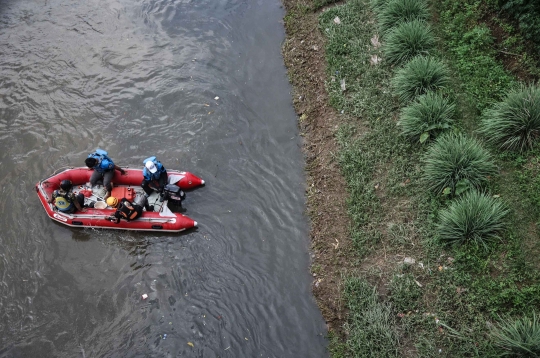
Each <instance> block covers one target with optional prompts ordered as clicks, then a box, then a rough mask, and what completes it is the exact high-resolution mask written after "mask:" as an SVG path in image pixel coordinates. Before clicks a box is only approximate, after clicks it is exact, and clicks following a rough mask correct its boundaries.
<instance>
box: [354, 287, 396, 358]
mask: <svg viewBox="0 0 540 358" xmlns="http://www.w3.org/2000/svg"><path fill="white" fill-rule="evenodd" d="M344 297H345V300H346V302H347V308H348V309H349V311H350V312H351V315H350V319H349V322H348V324H347V326H346V327H345V329H346V331H347V334H348V336H349V339H348V340H347V342H346V344H345V349H346V350H345V352H346V353H349V354H351V355H346V356H354V357H399V354H398V349H397V347H398V344H399V339H398V334H397V330H396V322H395V315H394V314H393V310H392V307H391V306H390V305H389V304H388V303H384V302H381V301H380V300H379V299H378V297H377V292H376V290H375V289H374V288H373V287H372V286H371V285H370V284H369V283H368V282H366V281H365V280H363V279H360V278H349V279H347V280H346V281H345V289H344Z"/></svg>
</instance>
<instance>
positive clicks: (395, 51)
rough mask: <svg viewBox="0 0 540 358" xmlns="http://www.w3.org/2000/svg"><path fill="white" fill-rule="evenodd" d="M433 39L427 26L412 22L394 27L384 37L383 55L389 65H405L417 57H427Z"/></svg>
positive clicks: (420, 22)
mask: <svg viewBox="0 0 540 358" xmlns="http://www.w3.org/2000/svg"><path fill="white" fill-rule="evenodd" d="M434 46H435V38H434V37H433V33H432V31H431V28H430V27H429V25H428V24H426V23H425V22H424V21H420V20H413V21H410V22H404V23H401V24H399V25H398V26H396V27H395V28H394V29H393V30H392V31H390V32H389V33H388V35H387V36H386V42H385V44H384V48H383V50H384V53H385V55H386V59H387V61H388V62H389V63H391V64H400V63H405V62H407V61H409V60H410V59H412V58H413V57H415V56H418V55H428V54H429V52H430V51H431V50H432V49H433V47H434Z"/></svg>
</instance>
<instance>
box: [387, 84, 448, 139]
mask: <svg viewBox="0 0 540 358" xmlns="http://www.w3.org/2000/svg"><path fill="white" fill-rule="evenodd" d="M454 112H455V105H454V104H453V103H451V102H450V100H449V99H447V98H445V97H443V96H442V95H441V94H440V93H434V92H428V93H427V94H426V95H423V96H420V97H419V98H418V100H417V101H416V102H413V103H412V104H410V105H409V106H407V107H405V108H403V110H402V111H401V116H400V119H399V122H398V125H399V126H400V128H401V131H402V133H403V135H404V136H405V137H407V138H408V139H409V140H412V141H418V142H420V143H424V142H426V141H427V140H429V139H434V138H436V137H437V136H438V135H439V134H440V133H442V132H443V131H445V130H447V129H450V128H451V127H452V123H453V117H454Z"/></svg>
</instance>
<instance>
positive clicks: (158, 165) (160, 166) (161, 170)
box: [143, 157, 167, 181]
mask: <svg viewBox="0 0 540 358" xmlns="http://www.w3.org/2000/svg"><path fill="white" fill-rule="evenodd" d="M147 161H152V162H154V165H155V166H156V168H157V171H156V172H155V173H150V171H149V170H148V169H147V168H146V165H145V166H144V169H143V176H144V180H148V181H152V180H158V179H159V177H160V176H161V174H162V173H166V172H167V170H166V169H165V167H164V166H163V164H161V162H160V161H159V160H157V159H156V157H150V158H146V159H145V160H144V161H143V164H146V162H147Z"/></svg>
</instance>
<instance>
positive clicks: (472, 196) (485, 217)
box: [438, 190, 508, 249]
mask: <svg viewBox="0 0 540 358" xmlns="http://www.w3.org/2000/svg"><path fill="white" fill-rule="evenodd" d="M507 215H508V209H507V208H506V206H505V205H504V204H503V202H502V201H500V200H497V199H495V198H493V197H491V196H488V195H487V194H484V193H481V192H479V191H477V190H471V191H469V192H467V193H465V194H464V195H463V196H462V197H460V198H458V199H457V200H456V201H454V202H452V203H451V204H450V206H449V207H448V208H447V209H445V210H442V211H441V212H440V214H439V224H438V231H439V236H440V238H441V241H443V242H444V243H447V244H453V245H455V244H465V243H468V242H471V243H474V244H476V245H478V246H483V247H484V249H488V247H489V246H488V245H489V244H490V243H491V242H493V241H498V240H500V236H499V234H500V233H501V232H502V231H503V230H504V228H505V223H504V218H505V217H506V216H507Z"/></svg>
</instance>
